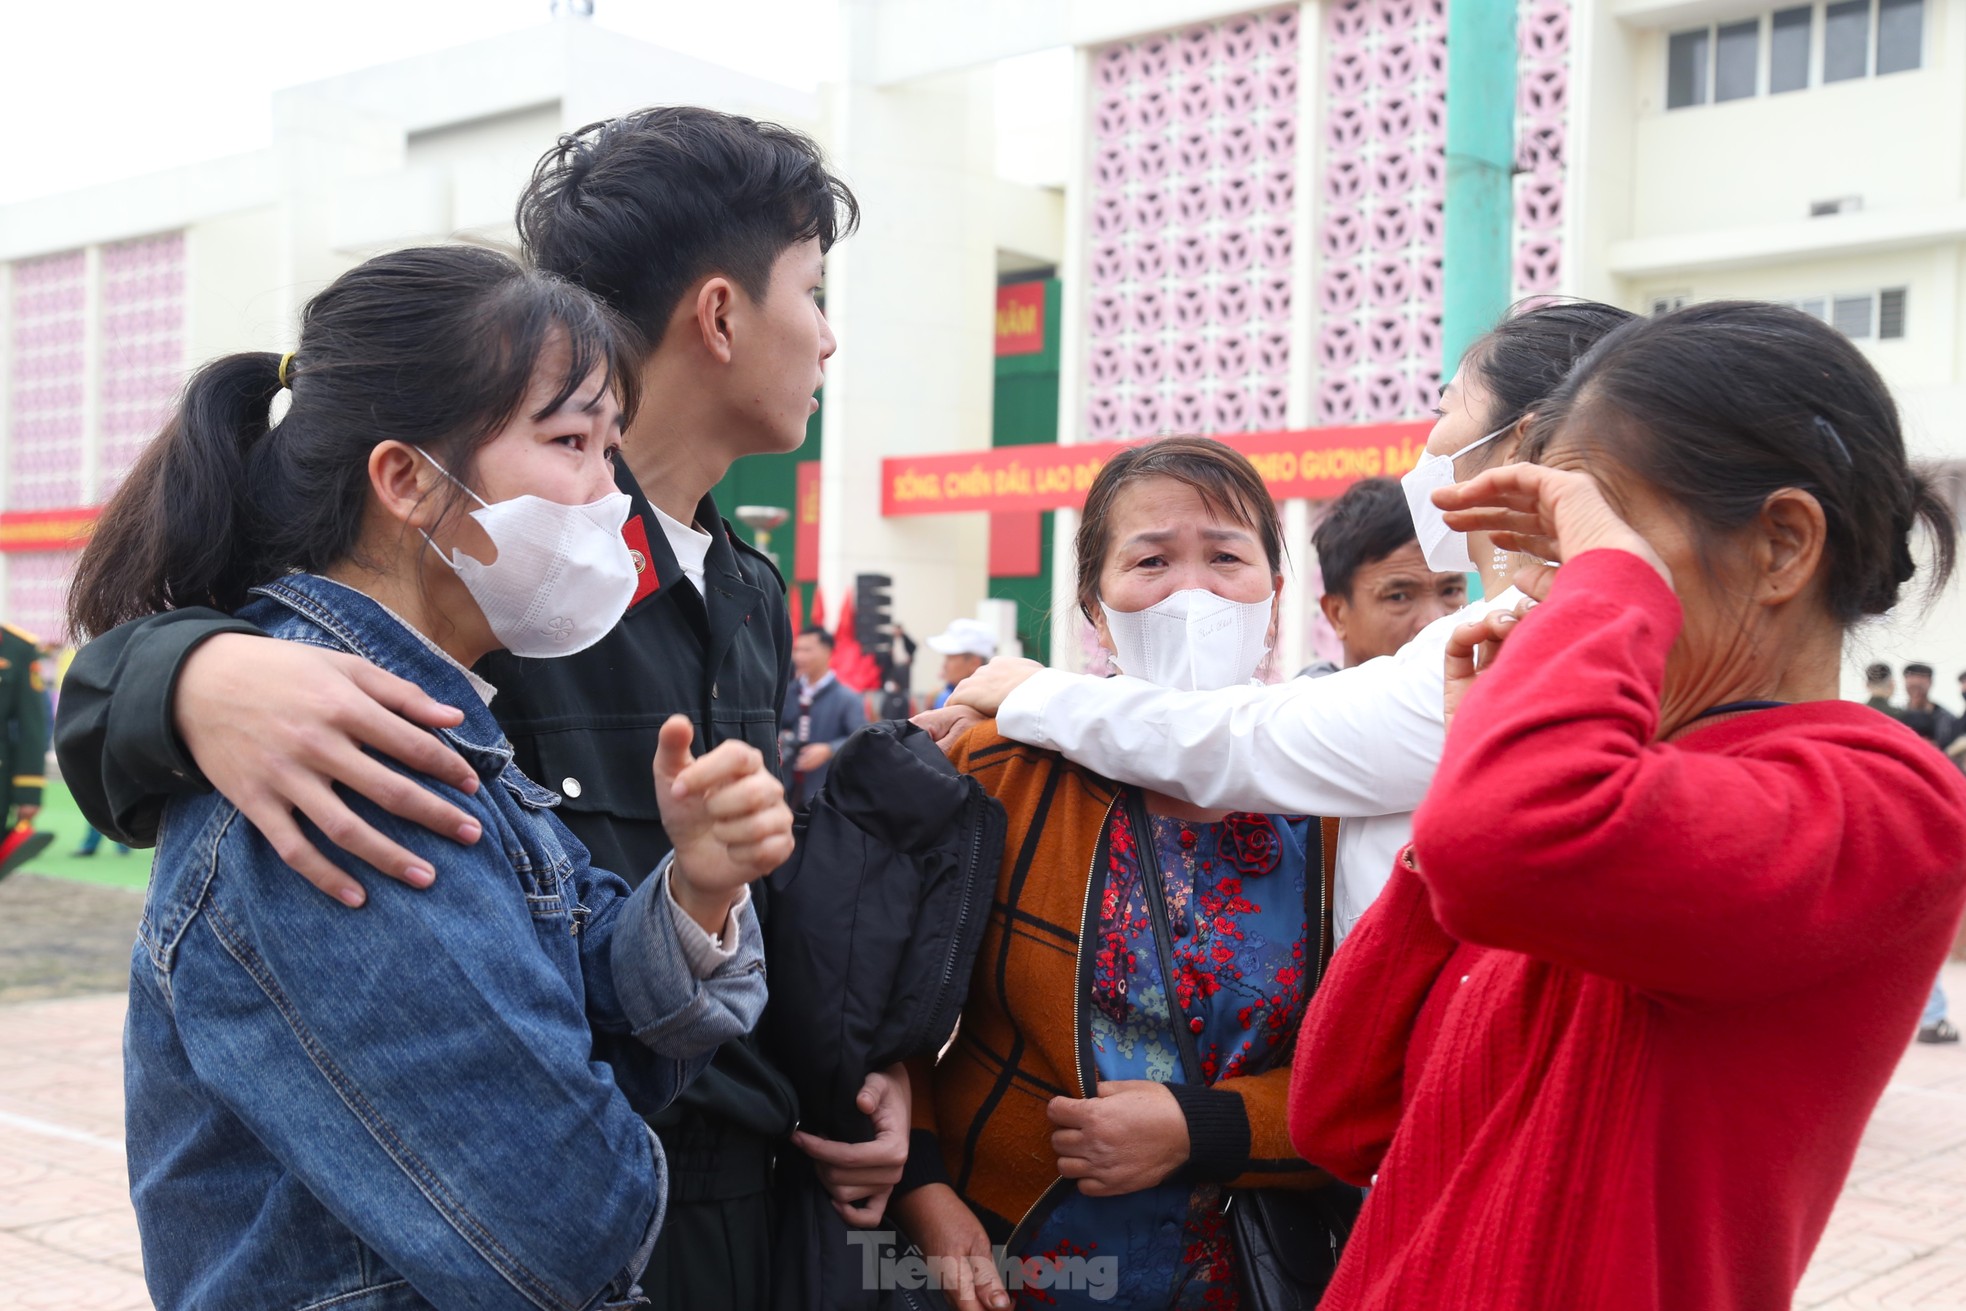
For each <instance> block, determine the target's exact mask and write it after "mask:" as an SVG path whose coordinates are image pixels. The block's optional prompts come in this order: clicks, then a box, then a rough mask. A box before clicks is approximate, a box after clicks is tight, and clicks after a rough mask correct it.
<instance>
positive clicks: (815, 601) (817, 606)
mask: <svg viewBox="0 0 1966 1311" xmlns="http://www.w3.org/2000/svg"><path fill="white" fill-rule="evenodd" d="M806 623H808V624H810V625H811V626H812V627H814V628H824V627H825V626H826V597H825V595H824V594H823V593H821V592H820V590H819V584H818V583H814V584H813V585H812V614H811V615H810V616H808V617H807V619H806Z"/></svg>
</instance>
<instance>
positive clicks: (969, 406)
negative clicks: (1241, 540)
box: [0, 0, 1966, 689]
mask: <svg viewBox="0 0 1966 1311" xmlns="http://www.w3.org/2000/svg"><path fill="white" fill-rule="evenodd" d="M1455 2H1456V3H1483V2H1488V3H1495V2H1501V3H1510V2H1513V0H1455ZM843 16H844V24H843V26H844V30H845V41H846V51H845V61H844V67H845V70H846V76H845V77H844V79H843V80H842V81H841V82H840V83H839V84H837V85H834V86H829V87H827V88H825V89H823V90H822V91H821V93H820V94H818V95H816V96H815V95H810V94H805V93H801V92H798V91H795V90H792V89H789V88H784V87H779V86H775V85H773V84H770V83H766V82H762V81H759V80H757V79H750V78H745V77H743V76H741V75H739V74H736V73H733V72H730V71H728V70H723V69H718V68H715V67H713V66H711V65H707V64H703V63H701V62H698V61H694V60H689V59H685V58H683V57H681V56H678V55H675V54H673V53H670V52H666V51H661V50H657V49H655V48H653V47H650V46H647V45H643V44H641V43H638V42H634V41H630V40H627V39H625V38H620V37H616V36H612V35H610V34H608V33H607V32H605V31H604V30H602V29H599V28H596V27H594V26H592V25H591V24H587V23H583V22H579V21H571V20H568V21H561V22H557V23H554V24H551V25H548V26H544V27H542V28H541V29H539V30H538V31H536V32H532V33H524V34H520V35H519V36H515V37H512V38H506V39H501V40H499V41H492V42H486V43H482V44H480V45H476V46H471V47H466V48H463V49H460V50H456V51H451V52H446V53H444V54H440V55H433V56H429V57H426V58H424V59H419V60H413V61H408V62H406V63H403V64H397V65H389V66H386V67H382V68H377V69H373V70H368V71H366V72H364V73H360V74H355V75H351V76H349V77H345V78H338V79H334V80H332V81H329V82H324V83H319V84H314V85H312V86H308V87H302V88H297V89H295V90H293V91H291V92H286V93H282V94H281V96H280V97H278V98H277V99H276V103H275V106H274V114H275V123H276V134H275V145H274V147H273V149H271V150H270V151H267V152H263V153H260V154H255V155H252V156H244V157H239V158H236V159H232V160H225V161H220V162H217V163H213V164H208V165H200V166H196V167H193V168H188V169H183V170H178V171H175V172H173V173H170V174H163V175H157V176H154V177H151V178H145V179H139V180H136V181H132V182H123V183H115V184H110V185H105V186H104V187H102V188H99V189H96V190H94V191H91V192H88V193H82V194H77V195H73V196H65V197H56V198H52V199H49V200H44V201H37V202H32V203H29V204H24V205H17V206H12V207H9V208H5V209H0V511H4V513H0V551H4V556H0V617H4V618H8V619H10V620H12V621H14V622H17V623H20V624H22V625H24V626H27V627H29V628H30V629H36V630H40V631H43V632H46V633H49V634H51V635H54V634H58V633H59V609H60V592H61V589H62V587H63V586H64V583H65V578H66V572H67V570H68V569H69V568H70V567H71V566H72V560H73V555H72V549H68V550H64V549H60V548H61V547H62V546H63V545H64V541H65V539H64V537H63V534H64V533H72V532H73V531H75V529H76V527H77V525H80V524H84V523H86V517H87V512H88V509H89V507H91V506H94V505H97V504H99V503H100V501H101V499H102V498H103V497H104V496H105V495H106V494H107V493H108V492H109V491H110V490H111V489H113V487H114V485H115V482H116V479H117V478H118V477H120V476H121V474H122V473H123V471H124V470H126V469H127V467H128V465H129V462H130V460H131V459H132V458H133V457H134V455H135V453H136V451H137V450H139V449H140V448H141V446H142V443H143V442H144V440H146V439H147V437H148V435H149V434H150V433H151V432H153V431H154V429H155V426H156V424H157V422H158V420H159V418H160V416H161V414H162V413H163V411H164V408H165V407H166V406H167V405H168V403H169V400H170V396H171V394H172V392H173V390H174V388H175V386H176V385H177V383H178V381H179V380H180V379H181V377H182V374H183V370H184V369H185V368H186V367H187V366H189V365H190V364H191V363H193V362H195V361H198V360H202V359H205V358H208V357H210V356H212V355H216V354H220V353H224V352H226V351H230V350H237V349H282V348H284V347H285V346H286V345H287V344H289V343H290V341H291V336H292V333H293V330H294V329H293V323H294V313H295V310H296V309H297V307H298V305H299V304H300V303H301V302H302V301H303V300H304V299H305V298H306V296H307V295H309V294H311V293H312V292H313V291H314V290H316V289H318V288H319V287H320V286H321V285H323V284H324V283H325V282H326V281H327V280H328V279H329V278H331V277H333V276H334V275H335V274H336V273H338V272H340V271H341V270H342V269H344V268H346V267H348V266H349V265H351V264H352V263H354V262H356V261H357V260H359V259H360V258H362V257H364V256H366V255H368V254H370V253H373V252H374V251H377V250H381V249H386V248H389V247H392V246H397V245H402V244H407V243H409V242H412V241H421V240H432V239H444V238H450V237H460V238H463V239H470V240H510V238H511V229H510V213H511V208H512V204H513V201H514V199H515V198H516V196H517V194H518V192H519V189H520V186H521V185H522V183H523V181H524V178H525V176H526V174H527V172H528V171H529V169H530V167H531V165H532V162H533V161H534V160H535V159H536V158H537V157H538V156H539V154H540V153H541V152H542V151H544V150H545V149H546V148H547V147H548V146H549V145H550V144H551V142H552V138H553V136H554V134H555V133H557V132H559V131H561V130H564V129H566V128H570V127H574V126H578V125H580V124H582V123H585V122H588V121H591V120H592V119H595V118H599V117H602V116H604V115H606V114H611V113H616V112H620V111H622V110H624V109H628V108H632V107H635V106H638V105H643V104H654V103H676V102H692V103H701V104H708V105H712V106H714V107H717V108H723V109H730V110H733V111H736V112H742V113H749V114H753V115H755V116H760V117H768V118H775V119H779V120H781V121H787V122H790V123H792V124H794V125H795V126H799V127H802V128H805V129H807V130H810V131H812V132H814V133H815V134H816V135H818V136H819V138H820V139H821V141H822V143H823V144H825V145H826V147H827V148H828V150H829V152H830V154H831V156H832V159H833V163H834V165H835V167H836V169H837V170H838V171H839V172H840V173H841V174H842V175H843V176H844V177H845V178H846V179H847V181H848V182H849V183H850V184H851V185H852V186H853V187H854V189H855V190H856V192H857V194H858V195H859V197H860V199H861V201H862V204H863V209H864V214H865V222H864V225H863V228H862V230H861V232H860V233H859V234H858V235H857V236H855V237H854V238H853V239H852V240H851V241H850V242H847V243H844V244H843V245H841V246H840V247H839V249H838V250H837V251H836V252H835V254H834V257H833V258H832V260H831V261H830V262H829V271H828V286H827V307H828V312H829V315H830V316H831V318H832V320H833V323H834V326H835V329H836V331H837V333H838V335H839V338H840V341H841V350H840V353H839V355H838V356H836V357H835V359H834V361H833V362H832V364H831V365H830V367H829V374H828V382H827V388H826V393H825V398H824V400H825V406H824V419H823V422H824V434H823V458H822V460H821V467H820V473H819V479H818V517H819V534H818V547H817V566H816V570H814V571H813V572H814V573H815V574H816V577H817V580H818V582H819V585H820V586H821V587H822V588H823V589H824V592H825V594H826V595H827V596H829V597H840V596H843V595H845V594H846V593H847V592H849V591H850V590H851V587H852V579H853V577H854V576H855V575H856V574H859V573H865V572H880V573H885V574H888V575H890V576H892V577H893V578H894V584H895V586H894V590H895V599H896V604H897V609H898V612H899V614H900V617H901V618H902V619H903V620H904V622H906V623H907V624H908V625H909V627H910V628H911V629H914V630H916V631H934V630H935V629H937V628H939V627H941V626H942V625H943V624H944V623H946V622H947V620H948V619H949V618H951V617H954V616H956V615H962V614H970V613H973V612H975V610H976V608H977V606H978V604H979V603H980V602H981V601H982V600H983V599H984V597H985V594H986V591H987V590H988V589H989V575H988V566H987V564H986V556H987V554H988V550H989V548H988V544H987V532H986V525H985V522H984V516H982V515H977V514H971V515H932V516H925V517H893V518H889V517H883V515H882V514H881V513H880V506H881V478H882V462H883V461H884V460H889V459H894V458H897V457H909V456H927V455H934V454H941V453H944V452H950V451H964V450H982V449H984V448H987V447H988V446H989V445H990V444H991V441H992V436H991V406H992V395H993V388H992V373H991V369H992V345H991V335H992V334H991V323H992V310H993V307H994V302H993V298H994V296H995V293H996V289H997V285H998V283H999V281H1000V279H1001V278H1003V277H1004V276H1006V275H1007V274H1008V273H1009V272H1011V271H1014V270H1022V271H1029V270H1033V269H1035V270H1040V271H1042V270H1054V271H1055V275H1056V277H1057V279H1058V281H1059V282H1060V284H1061V289H1062V295H1061V296H1060V298H1059V299H1060V306H1059V312H1058V315H1057V321H1056V323H1055V324H1053V325H1050V326H1051V329H1052V330H1053V331H1055V332H1056V333H1057V356H1058V364H1057V378H1058V382H1057V385H1058V393H1059V402H1058V414H1057V424H1056V439H1057V441H1058V442H1060V443H1064V444H1075V443H1083V442H1103V441H1112V440H1124V439H1129V438H1134V437H1143V436H1151V435H1154V434H1156V433H1160V432H1168V431H1183V432H1197V431H1198V432H1207V433H1215V434H1223V435H1232V434H1237V433H1246V432H1252V431H1272V430H1279V429H1309V428H1329V427H1334V426H1342V425H1366V424H1384V423H1395V422H1403V421H1414V422H1417V421H1421V420H1423V419H1424V418H1425V417H1426V411H1427V410H1428V409H1429V408H1430V407H1431V406H1432V404H1433V403H1434V397H1435V395H1436V392H1437V388H1438V386H1439V383H1440V372H1441V364H1442V361H1441V358H1440V355H1441V348H1440V312H1441V285H1442V279H1443V277H1447V276H1452V271H1451V270H1443V268H1442V267H1441V249H1442V243H1441V220H1442V203H1443V198H1444V197H1443V191H1444V159H1443V143H1444V135H1445V123H1444V114H1445V79H1446V74H1445V67H1446V65H1445V41H1446V30H1447V28H1446V10H1445V2H1444V0H1326V2H1325V3H1302V4H1300V3H1290V4H1284V5H1277V6H1259V7H1256V8H1251V7H1249V6H1248V5H1247V4H1246V3H1244V4H1223V3H1206V2H1204V0H1068V2H1054V3H1046V4H1039V3H1035V2H1034V0H994V2H993V3H987V4H977V3H960V2H958V0H844V4H843ZM1517 21H1518V46H1519V50H1520V54H1521V62H1520V66H1519V91H1518V101H1517V140H1518V168H1519V174H1518V177H1517V181H1516V212H1515V219H1516V226H1515V232H1514V235H1513V238H1512V240H1513V245H1514V252H1513V253H1514V270H1515V284H1516V285H1515V291H1516V293H1517V294H1519V295H1525V296H1526V295H1536V294H1576V295H1585V296H1592V297H1596V298H1599V299H1604V300H1609V301H1612V302H1614V303H1618V304H1621V305H1624V306H1626V307H1628V308H1631V309H1634V310H1638V311H1641V312H1650V311H1653V310H1654V309H1657V308H1663V307H1668V306H1671V305H1675V304H1679V303H1683V302H1685V301H1687V300H1693V299H1711V298H1720V297H1752V298H1762V299H1772V300H1780V301H1786V302H1789V303H1792V304H1796V305H1799V306H1801V307H1803V308H1805V309H1807V310H1808V311H1809V312H1812V313H1817V314H1819V315H1821V316H1822V317H1824V318H1825V319H1826V320H1828V321H1829V322H1831V323H1833V324H1835V325H1836V326H1837V327H1839V328H1840V329H1842V330H1844V331H1845V332H1847V333H1849V335H1850V336H1851V337H1852V339H1853V340H1855V341H1856V342H1858V344H1859V345H1860V346H1862V348H1863V349H1864V350H1865V351H1866V353H1867V354H1868V355H1869V356H1870V357H1871V358H1872V359H1873V360H1874V361H1875V362H1876V364H1877V366H1878V368H1879V369H1880V371H1881V372H1882V373H1883V374H1884V376H1885V377H1886V378H1887V380H1888V381H1889V382H1890V383H1891V385H1892V387H1893V389H1894V391H1895V392H1896V394H1897V396H1898V398H1899V401H1900V404H1901V406H1902V407H1903V410H1904V412H1905V416H1906V422H1907V428H1908V431H1909V433H1910V435H1911V440H1912V443H1913V447H1914V449H1915V451H1916V452H1917V453H1918V454H1919V455H1920V456H1921V457H1922V458H1925V459H1927V460H1930V461H1932V462H1933V463H1934V464H1935V466H1937V467H1938V468H1940V469H1941V470H1942V471H1943V472H1944V473H1945V475H1946V477H1947V478H1948V480H1949V481H1948V486H1949V487H1950V488H1952V489H1954V490H1953V495H1954V496H1955V499H1958V496H1959V493H1958V490H1957V489H1959V488H1960V487H1961V486H1962V485H1966V479H1962V477H1961V472H1960V471H1961V470H1962V469H1966V404H1962V402H1966V287H1963V286H1962V269H1961V252H1962V248H1966V0H1814V2H1812V3H1807V4H1796V5H1774V4H1768V3H1760V4H1750V3H1742V2H1740V0H1574V3H1573V2H1572V0H1519V3H1517ZM1058 47H1069V48H1070V49H1071V50H1072V51H1073V57H1072V62H1071V65H1070V73H1069V76H1070V78H1071V83H1072V84H1071V86H1070V88H1069V90H1070V95H1069V100H1068V102H1067V100H1066V98H1064V97H1061V103H1069V106H1070V107H1069V109H1068V110H1066V111H1064V112H1063V113H1062V114H1061V116H1060V120H1059V122H1058V123H1057V125H1056V131H1057V133H1058V134H1061V135H1062V137H1063V139H1064V140H1065V142H1066V143H1067V145H1068V147H1069V149H1068V150H1067V151H1066V152H1064V154H1065V156H1066V159H1067V162H1066V163H1065V164H1064V165H1063V166H1062V172H1061V175H1060V176H1058V177H1056V178H1053V179H1049V180H1048V183H1049V184H1048V185H1046V184H1044V182H1043V181H1041V182H1040V184H1038V185H1033V184H1032V180H1031V179H1024V180H1021V181H1016V182H1012V181H1009V180H1007V179H1005V178H1004V177H1002V176H999V173H998V167H997V154H998V152H997V142H996V132H997V124H998V123H999V121H1000V116H999V114H998V112H997V110H998V106H997V105H996V103H995V99H996V97H997V95H998V90H997V86H998V84H997V81H996V80H995V79H994V78H993V77H992V70H993V68H994V67H995V66H996V65H998V64H999V63H1000V62H1001V61H1007V60H1012V59H1016V58H1017V57H1020V56H1024V55H1027V54H1030V53H1032V52H1035V51H1042V50H1046V49H1055V48H1058ZM1019 276H1022V273H1020V274H1019ZM1384 471H1385V472H1387V473H1391V474H1397V473H1399V472H1401V471H1402V470H1401V469H1399V468H1397V467H1390V468H1386V469H1385V470H1384ZM727 508H728V507H727ZM1962 508H1966V507H1962ZM1314 515H1315V506H1314V505H1312V504H1311V503H1308V502H1306V501H1304V500H1301V499H1300V500H1294V501H1291V502H1289V503H1288V504H1287V506H1286V523H1287V528H1288V531H1289V535H1290V547H1291V553H1292V557H1293V560H1294V561H1296V562H1297V565H1298V567H1299V569H1300V570H1301V576H1298V577H1293V579H1292V583H1291V591H1290V595H1289V598H1288V602H1289V605H1290V607H1291V616H1292V618H1291V622H1290V623H1288V624H1287V626H1286V630H1285V634H1284V639H1283V645H1284V648H1285V649H1284V651H1283V653H1282V655H1283V663H1286V664H1291V665H1292V667H1294V663H1293V662H1295V663H1301V662H1302V661H1303V660H1304V659H1305V658H1307V656H1308V654H1309V653H1310V651H1311V649H1312V647H1313V645H1314V644H1315V642H1316V633H1315V631H1314V629H1313V627H1312V625H1311V621H1310V616H1311V614H1312V611H1313V609H1314V607H1313V606H1312V604H1311V601H1312V593H1313V591H1314V587H1315V576H1314V569H1313V567H1312V566H1313V565H1314V562H1313V561H1312V558H1311V551H1310V544H1309V533H1310V526H1311V524H1312V522H1313V519H1314ZM1054 518H1055V522H1054V523H1053V526H1052V529H1051V544H1050V549H1049V552H1048V560H1049V564H1048V570H1049V576H1050V580H1051V590H1052V593H1053V596H1054V598H1055V600H1056V601H1058V602H1059V603H1060V605H1059V609H1060V611H1061V612H1063V611H1065V610H1069V608H1070V606H1069V602H1068V598H1069V594H1070V591H1071V573H1072V570H1071V556H1070V549H1071V548H1070V541H1071V535H1072V532H1073V530H1074V526H1075V525H1074V523H1073V515H1072V514H1071V513H1070V512H1069V510H1061V511H1060V512H1058V513H1057V514H1056V515H1055V517H1054ZM1960 599H1961V594H1960V591H1959V589H1957V588H1955V589H1953V591H1952V592H1950V593H1949V594H1948V595H1947V596H1945V597H1943V598H1941V599H1939V600H1938V601H1937V603H1936V604H1935V605H1934V606H1933V607H1931V608H1930V609H1928V610H1926V611H1924V612H1923V613H1922V614H1918V615H1907V616H1905V617H1902V618H1899V619H1897V620H1894V621H1892V622H1890V623H1887V624H1881V625H1877V626H1875V627H1873V628H1870V629H1867V630H1865V631H1864V632H1862V633H1860V634H1859V635H1858V637H1857V639H1856V640H1855V642H1854V643H1853V648H1852V662H1853V664H1855V665H1858V666H1860V665H1861V664H1862V663H1863V662H1864V661H1866V660H1868V659H1871V658H1882V659H1887V660H1890V661H1892V662H1893V663H1901V662H1902V661H1904V660H1906V659H1911V658H1923V659H1926V660H1928V661H1930V662H1931V663H1933V664H1934V665H1936V666H1938V667H1939V668H1940V670H1941V680H1940V687H1941V689H1949V688H1950V685H1951V678H1950V676H1951V674H1952V673H1954V672H1957V671H1958V670H1959V669H1962V668H1966V607H1962V606H1961V605H1960ZM1051 631H1052V638H1051V641H1052V651H1051V654H1052V656H1053V658H1054V659H1056V660H1061V661H1066V662H1070V661H1073V660H1076V659H1077V658H1078V656H1079V648H1078V643H1077V640H1076V637H1075V635H1074V633H1073V631H1072V628H1071V625H1069V624H1064V623H1061V624H1058V625H1055V626H1054V627H1053V628H1052V630H1051ZM1039 654H1044V653H1043V652H1040V653H1039Z"/></svg>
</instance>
